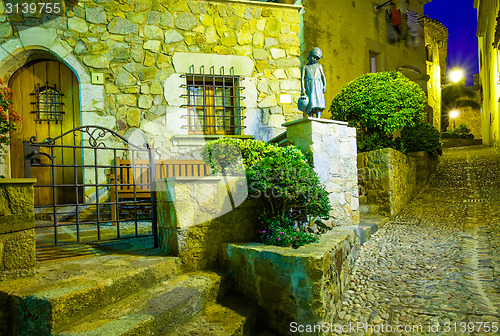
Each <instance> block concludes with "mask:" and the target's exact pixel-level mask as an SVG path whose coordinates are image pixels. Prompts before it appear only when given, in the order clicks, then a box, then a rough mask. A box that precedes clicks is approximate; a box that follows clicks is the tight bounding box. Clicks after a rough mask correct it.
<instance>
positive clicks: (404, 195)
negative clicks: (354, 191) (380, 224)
mask: <svg viewBox="0 0 500 336" xmlns="http://www.w3.org/2000/svg"><path fill="white" fill-rule="evenodd" d="M416 175H417V170H416V162H415V159H413V158H410V157H408V156H406V155H404V154H403V153H401V152H399V151H397V150H395V149H392V148H383V149H379V150H374V151H370V152H365V153H359V154H358V182H359V189H360V190H359V194H360V203H361V204H362V205H361V211H362V212H374V213H378V214H381V215H385V216H390V217H392V216H394V215H396V214H397V213H398V212H399V211H400V210H401V209H402V208H403V207H404V206H405V205H406V203H408V202H409V201H410V200H411V199H412V198H413V195H414V194H415V192H416V187H417V186H416Z"/></svg>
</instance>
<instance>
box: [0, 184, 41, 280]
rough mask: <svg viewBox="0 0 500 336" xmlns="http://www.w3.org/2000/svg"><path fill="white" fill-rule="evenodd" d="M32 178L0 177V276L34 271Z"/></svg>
mask: <svg viewBox="0 0 500 336" xmlns="http://www.w3.org/2000/svg"><path fill="white" fill-rule="evenodd" d="M35 181H36V180H35V179H0V280H5V279H9V278H18V277H23V276H29V275H32V274H34V268H35V261H36V254H35V247H36V242H35V214H34V212H33V207H34V201H33V183H34V182H35Z"/></svg>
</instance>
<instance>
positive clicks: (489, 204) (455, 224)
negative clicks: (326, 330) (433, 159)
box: [332, 146, 500, 335]
mask: <svg viewBox="0 0 500 336" xmlns="http://www.w3.org/2000/svg"><path fill="white" fill-rule="evenodd" d="M499 272H500V152H498V151H495V150H494V149H491V148H488V147H483V146H474V147H468V148H464V147H461V148H454V149H448V150H446V151H445V152H444V155H443V158H442V161H441V163H440V164H439V166H438V171H437V173H436V174H435V175H434V176H433V177H432V178H431V180H430V181H429V184H428V185H427V186H426V187H425V188H424V190H422V191H421V192H420V193H419V194H418V195H417V196H416V197H415V199H414V200H413V201H412V202H411V203H410V204H409V205H408V206H407V207H406V208H405V209H404V210H403V211H402V212H401V213H400V214H399V215H398V216H397V217H396V218H394V219H393V220H392V221H390V222H389V223H387V224H386V226H384V228H382V229H381V230H379V231H378V232H377V233H376V234H375V235H373V236H372V238H371V239H370V240H369V241H368V242H367V243H366V244H364V245H363V246H362V253H361V256H360V258H359V259H358V260H357V262H356V265H355V267H354V271H353V276H352V281H351V283H350V284H349V286H348V287H349V289H348V290H347V291H346V293H345V294H344V295H343V297H342V299H341V301H342V310H341V312H340V313H339V317H338V320H337V321H336V322H335V324H334V326H335V327H336V328H337V329H336V330H337V331H336V332H333V333H332V334H333V335H335V334H342V335H496V334H500V277H499ZM389 326H390V327H389ZM340 327H344V331H343V333H342V332H339V331H340V329H339V328H340ZM348 327H350V328H349V329H348ZM358 327H359V329H358ZM488 331H489V332H488Z"/></svg>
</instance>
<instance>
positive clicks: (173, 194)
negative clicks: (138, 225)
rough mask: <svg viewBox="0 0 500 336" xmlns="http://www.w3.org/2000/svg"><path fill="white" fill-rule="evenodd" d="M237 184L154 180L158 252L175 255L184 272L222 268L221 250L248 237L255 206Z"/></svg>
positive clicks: (212, 180) (232, 180)
mask: <svg viewBox="0 0 500 336" xmlns="http://www.w3.org/2000/svg"><path fill="white" fill-rule="evenodd" d="M241 183H242V182H241V181H239V178H236V177H230V176H228V177H227V178H226V180H224V179H223V178H222V177H221V176H206V177H203V178H199V177H178V178H168V179H166V180H157V181H156V185H157V195H158V203H157V209H158V231H159V241H160V242H159V243H160V248H162V249H164V250H166V251H168V252H169V253H171V254H172V255H176V256H179V257H180V258H181V261H182V266H183V269H184V270H185V271H194V270H199V269H213V268H220V267H222V266H225V265H224V260H223V246H227V244H228V243H234V242H248V241H251V240H252V239H253V237H254V235H255V223H256V222H257V216H258V214H259V213H260V210H259V209H260V203H259V202H258V200H246V196H247V194H246V192H244V193H238V192H239V191H241ZM245 183H246V182H245ZM245 186H246V184H245ZM228 191H230V192H231V197H229V195H228ZM245 191H246V190H245Z"/></svg>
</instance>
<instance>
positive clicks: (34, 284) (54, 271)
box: [0, 255, 181, 336]
mask: <svg viewBox="0 0 500 336" xmlns="http://www.w3.org/2000/svg"><path fill="white" fill-rule="evenodd" d="M180 265H181V264H180V259H179V258H176V257H169V256H153V255H151V256H147V257H145V256H138V255H104V256H99V257H98V258H95V257H94V258H75V260H64V261H60V262H51V263H42V264H41V265H40V267H38V268H37V274H36V275H35V276H34V277H30V278H24V279H19V280H12V281H3V282H1V283H0V301H3V302H0V320H1V318H2V317H4V316H10V318H8V317H7V318H5V317H4V321H5V323H6V324H7V325H10V328H9V329H10V331H11V333H12V334H13V335H39V336H43V335H51V334H52V332H53V331H54V330H57V329H60V328H62V327H63V326H65V325H68V324H70V323H72V321H75V320H77V319H80V318H82V317H84V316H87V315H89V314H91V313H92V312H94V311H96V310H98V309H101V308H103V307H106V306H108V305H110V304H113V303H115V302H117V301H119V300H121V299H123V298H125V297H127V296H129V295H131V294H133V293H137V292H138V291H140V290H142V289H144V288H151V287H154V286H156V285H157V284H159V283H161V282H163V281H165V280H166V279H169V278H172V277H173V276H175V275H177V274H179V273H180V272H181V266H180ZM2 310H3V312H2ZM2 313H3V314H2ZM6 314H10V315H6ZM1 322H2V321H0V323H1Z"/></svg>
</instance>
